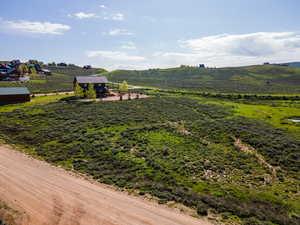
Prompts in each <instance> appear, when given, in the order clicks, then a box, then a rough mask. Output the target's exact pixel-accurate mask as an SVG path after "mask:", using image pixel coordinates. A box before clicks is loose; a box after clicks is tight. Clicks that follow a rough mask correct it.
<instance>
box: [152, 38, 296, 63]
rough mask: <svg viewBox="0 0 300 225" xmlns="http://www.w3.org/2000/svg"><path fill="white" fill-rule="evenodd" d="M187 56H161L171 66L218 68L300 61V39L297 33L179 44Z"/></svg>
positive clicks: (164, 54) (183, 41) (157, 54)
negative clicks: (199, 65) (199, 64)
mask: <svg viewBox="0 0 300 225" xmlns="http://www.w3.org/2000/svg"><path fill="white" fill-rule="evenodd" d="M179 45H180V47H181V48H182V49H183V52H158V53H155V55H154V56H155V57H160V59H161V60H162V61H163V62H164V63H166V64H170V65H180V64H189V65H196V64H198V63H206V64H209V65H213V66H214V65H217V66H239V65H247V64H257V63H258V64H261V63H263V62H264V61H282V60H283V61H290V60H299V58H300V36H299V35H298V34H297V33H295V32H269V33H268V32H259V33H250V34H221V35H214V36H207V37H202V38H199V39H191V40H181V41H179Z"/></svg>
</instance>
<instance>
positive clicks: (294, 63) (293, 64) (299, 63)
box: [286, 62, 300, 68]
mask: <svg viewBox="0 0 300 225" xmlns="http://www.w3.org/2000/svg"><path fill="white" fill-rule="evenodd" d="M286 64H288V66H289V67H293V68H300V62H289V63H286Z"/></svg>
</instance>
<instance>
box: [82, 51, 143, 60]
mask: <svg viewBox="0 0 300 225" xmlns="http://www.w3.org/2000/svg"><path fill="white" fill-rule="evenodd" d="M86 54H87V56H88V57H89V58H92V57H103V58H106V59H110V60H115V61H143V60H145V58H144V57H143V56H132V55H128V54H127V53H126V52H119V51H88V52H87V53H86Z"/></svg>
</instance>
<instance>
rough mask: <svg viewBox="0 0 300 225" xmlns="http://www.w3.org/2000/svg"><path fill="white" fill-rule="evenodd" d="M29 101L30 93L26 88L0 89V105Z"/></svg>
mask: <svg viewBox="0 0 300 225" xmlns="http://www.w3.org/2000/svg"><path fill="white" fill-rule="evenodd" d="M27 101H30V92H29V90H28V89H27V88H26V87H3V88H0V103H10V102H27Z"/></svg>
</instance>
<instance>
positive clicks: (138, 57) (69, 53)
mask: <svg viewBox="0 0 300 225" xmlns="http://www.w3.org/2000/svg"><path fill="white" fill-rule="evenodd" d="M0 2H1V8H2V10H1V13H0V60H9V59H14V58H20V59H22V60H28V59H38V60H42V61H44V62H52V61H55V62H67V63H75V64H78V65H84V64H91V65H93V66H98V67H104V68H106V69H109V70H113V69H120V68H126V69H144V68H158V67H161V68H166V67H174V66H179V65H181V64H185V65H197V64H199V63H204V64H206V65H208V66H213V67H214V66H216V67H223V66H240V65H250V64H257V63H258V64H261V63H263V62H265V61H270V62H288V61H300V13H299V11H300V1H299V0H184V1H183V0H26V1H24V0H0ZM4 8H5V10H3V9H4Z"/></svg>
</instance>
